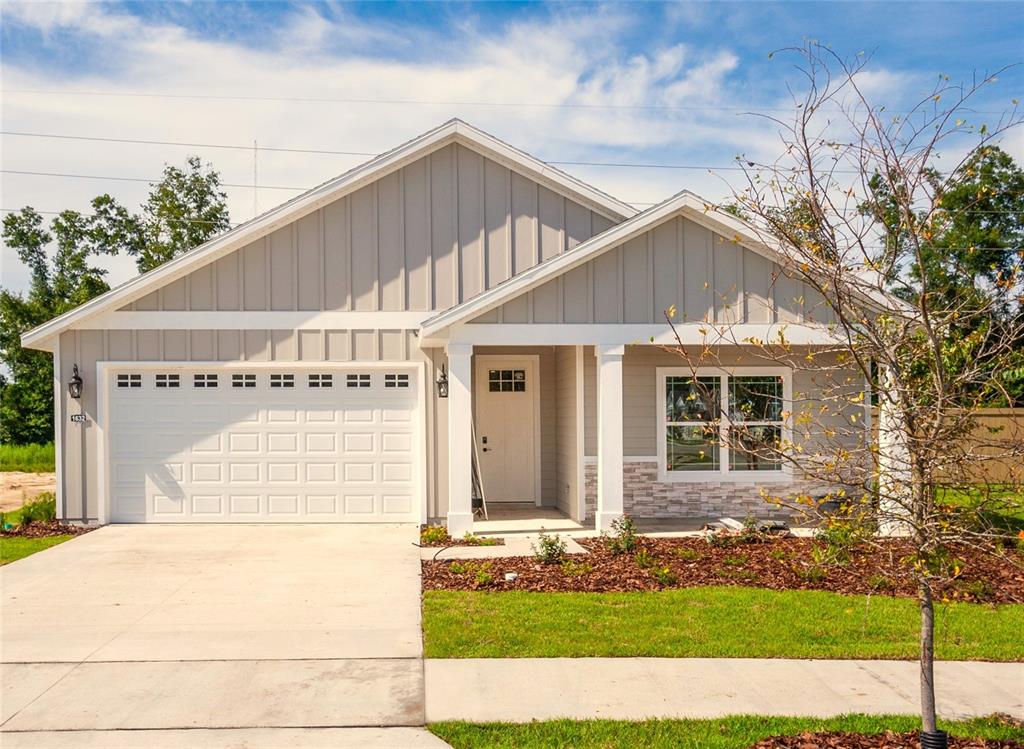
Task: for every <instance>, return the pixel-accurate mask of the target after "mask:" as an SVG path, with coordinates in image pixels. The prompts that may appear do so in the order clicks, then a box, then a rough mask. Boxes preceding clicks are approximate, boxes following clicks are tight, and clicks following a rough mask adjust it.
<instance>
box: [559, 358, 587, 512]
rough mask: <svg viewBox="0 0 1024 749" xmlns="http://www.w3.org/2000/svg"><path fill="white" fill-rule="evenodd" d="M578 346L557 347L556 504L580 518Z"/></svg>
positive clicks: (580, 454)
mask: <svg viewBox="0 0 1024 749" xmlns="http://www.w3.org/2000/svg"><path fill="white" fill-rule="evenodd" d="M579 374H580V373H579V372H577V361H576V346H559V347H557V348H556V349H555V408H556V411H557V416H556V419H555V423H556V430H557V431H556V439H555V450H556V453H557V461H556V475H555V478H556V480H557V486H556V492H555V505H556V506H557V507H558V509H559V510H561V511H562V512H564V513H565V514H566V515H568V516H569V517H570V518H573V519H575V520H579V519H580V518H579V503H578V501H577V498H578V496H579V492H581V491H582V489H583V488H582V487H581V486H580V484H579V476H580V471H579V469H580V463H579V459H580V457H582V451H581V450H580V444H579V439H580V437H579V435H578V434H577V402H576V387H577V377H578V375H579Z"/></svg>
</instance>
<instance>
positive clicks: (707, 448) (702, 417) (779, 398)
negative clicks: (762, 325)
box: [659, 369, 789, 478]
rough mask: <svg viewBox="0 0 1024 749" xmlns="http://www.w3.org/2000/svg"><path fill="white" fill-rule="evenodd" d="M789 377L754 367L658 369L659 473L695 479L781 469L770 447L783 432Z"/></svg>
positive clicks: (772, 446) (784, 430)
mask: <svg viewBox="0 0 1024 749" xmlns="http://www.w3.org/2000/svg"><path fill="white" fill-rule="evenodd" d="M788 376H789V375H788V374H786V373H783V372H780V371H778V370H760V371H759V370H756V369H751V370H740V371H739V372H735V373H722V372H712V371H707V370H702V371H699V372H697V375H696V376H694V375H693V373H691V372H687V371H685V370H677V371H669V372H667V373H665V374H663V375H662V376H661V377H660V378H659V379H660V382H661V389H662V395H663V396H664V401H663V411H662V414H663V416H662V418H663V422H662V425H661V426H660V427H659V430H660V432H661V434H660V436H659V439H660V440H661V443H660V445H659V447H660V455H659V460H660V461H661V466H660V473H662V475H663V476H674V477H678V478H682V477H685V476H687V475H690V476H694V477H695V478H696V477H698V476H700V475H702V474H703V475H706V474H718V475H719V476H720V477H724V476H728V475H734V476H736V477H739V476H742V475H744V474H747V473H748V472H750V471H768V472H781V471H782V468H783V464H782V462H781V461H780V460H779V459H778V457H777V456H776V455H774V452H775V450H777V449H778V447H779V446H780V445H781V443H782V440H783V439H784V435H785V432H786V424H785V417H784V414H785V403H786V400H787V398H788V397H789V396H788V392H787V385H788Z"/></svg>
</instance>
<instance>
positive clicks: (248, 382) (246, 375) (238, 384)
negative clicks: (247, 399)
mask: <svg viewBox="0 0 1024 749" xmlns="http://www.w3.org/2000/svg"><path fill="white" fill-rule="evenodd" d="M231 387H233V388H254V387H256V374H255V373H251V372H235V373H233V374H232V375H231Z"/></svg>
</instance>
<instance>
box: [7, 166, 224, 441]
mask: <svg viewBox="0 0 1024 749" xmlns="http://www.w3.org/2000/svg"><path fill="white" fill-rule="evenodd" d="M219 186H220V177H219V175H218V174H217V173H216V172H214V171H213V170H212V169H211V168H209V167H208V171H206V172H205V173H204V171H203V166H202V164H201V162H200V161H199V159H198V158H196V157H191V158H189V159H188V161H187V164H186V168H185V169H184V170H183V169H179V168H177V167H174V166H167V167H165V169H164V176H163V179H162V180H161V181H160V182H158V183H156V184H154V185H152V187H151V189H150V193H149V196H148V198H147V200H146V202H145V203H144V204H143V206H142V211H141V214H133V213H131V212H130V211H129V210H128V209H126V208H125V207H124V206H122V205H121V204H119V203H118V202H117V201H116V200H115V199H114V198H112V197H110V196H109V195H100V196H98V197H96V198H94V199H93V201H92V203H91V204H90V208H91V210H90V212H88V213H80V212H78V211H71V210H66V211H61V212H60V213H59V214H58V215H57V216H56V217H54V219H53V220H52V221H51V222H50V225H49V227H46V226H45V222H44V219H43V217H42V216H41V215H40V214H39V213H38V212H37V211H36V210H34V209H33V208H31V207H25V208H22V209H21V210H20V211H18V212H15V213H10V214H8V215H7V216H6V217H5V218H4V221H3V239H4V242H5V243H6V244H7V246H9V247H11V248H12V249H14V250H15V252H16V253H17V255H18V258H19V259H20V260H21V262H22V263H24V264H25V265H26V266H27V267H28V269H29V271H30V274H31V281H30V284H29V288H28V290H27V291H26V292H24V293H18V292H14V291H12V290H10V289H0V363H2V364H3V366H4V368H5V369H6V370H7V372H6V374H5V375H0V442H8V443H12V444H27V443H36V442H49V441H51V440H52V439H53V363H52V357H51V356H50V354H48V353H46V352H43V351H34V350H31V349H24V348H22V347H21V334H22V333H24V332H25V331H26V330H29V329H31V328H34V327H36V326H37V325H41V324H42V323H44V322H46V321H47V320H50V319H52V318H54V317H56V316H57V315H60V314H63V313H64V312H67V311H68V310H70V309H72V308H74V307H77V306H78V305H80V304H83V303H84V302H87V301H89V300H90V299H92V298H93V297H96V296H98V295H100V294H102V293H103V292H105V291H107V290H108V289H109V288H110V287H109V286H108V284H107V282H106V279H105V276H106V271H105V270H104V269H103V268H100V267H98V266H97V265H96V261H97V259H98V258H100V257H102V256H110V255H119V254H127V255H131V256H134V257H135V258H136V263H137V265H138V267H139V269H140V270H142V271H145V270H150V269H152V268H155V267H157V266H158V265H160V264H162V263H164V262H166V261H167V260H170V259H171V258H172V257H175V256H176V255H180V254H181V253H183V252H187V251H188V250H190V249H192V248H193V247H195V246H197V245H199V244H202V243H203V242H205V241H206V240H208V239H209V238H210V237H212V236H214V235H215V234H217V233H219V232H221V231H223V230H225V229H226V228H228V226H229V222H228V211H227V205H226V203H225V200H226V196H225V195H224V193H223V192H221V191H220V188H219Z"/></svg>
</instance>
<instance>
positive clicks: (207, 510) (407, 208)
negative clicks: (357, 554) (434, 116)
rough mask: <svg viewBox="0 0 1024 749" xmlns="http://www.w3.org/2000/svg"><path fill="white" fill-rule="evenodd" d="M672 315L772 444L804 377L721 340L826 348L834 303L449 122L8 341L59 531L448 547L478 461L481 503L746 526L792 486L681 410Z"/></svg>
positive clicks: (690, 204)
mask: <svg viewBox="0 0 1024 749" xmlns="http://www.w3.org/2000/svg"><path fill="white" fill-rule="evenodd" d="M670 307H674V309H675V311H676V322H677V325H676V330H677V331H678V334H679V336H680V337H681V339H682V340H683V342H684V343H688V344H702V345H714V346H717V347H718V349H719V353H720V360H721V363H720V364H719V366H718V367H717V368H714V369H709V370H707V371H700V372H697V373H696V374H697V375H698V376H699V377H701V378H702V379H703V381H705V382H707V383H708V384H709V387H711V388H712V389H713V392H714V393H716V394H718V395H716V397H719V395H720V397H721V398H723V399H725V398H727V397H728V396H727V393H728V392H730V389H731V388H735V387H744V388H748V389H753V390H755V391H757V392H758V393H760V394H762V395H764V396H765V397H766V398H769V399H772V400H773V401H774V402H776V403H778V404H781V405H780V406H779V407H777V408H772V409H769V410H768V411H770V412H765V413H764V414H762V415H761V416H760V418H761V419H762V421H763V423H761V422H759V423H758V426H759V427H760V428H762V429H763V432H764V433H765V434H767V435H769V436H770V437H771V438H776V439H777V438H785V437H786V436H787V435H788V434H789V433H790V431H791V429H792V425H791V424H790V423H789V420H790V416H789V412H790V411H791V409H790V408H787V407H786V404H788V403H789V402H790V401H791V400H792V399H793V397H794V393H805V394H806V393H813V390H814V387H815V385H814V383H813V382H812V381H809V380H806V381H801V378H802V377H803V378H806V375H804V374H802V373H800V372H799V371H796V370H793V369H790V368H787V367H784V366H783V367H780V366H778V365H775V366H767V365H766V364H765V362H764V360H763V359H761V358H758V357H757V356H755V355H754V353H753V350H752V347H750V346H748V345H744V344H742V343H737V342H738V341H743V340H746V339H748V338H751V337H755V338H758V339H761V340H767V339H769V338H770V337H771V336H773V335H774V334H776V333H777V332H778V331H779V330H780V329H782V328H784V329H785V331H786V337H787V339H788V340H789V341H790V342H791V343H792V344H793V345H795V346H797V347H798V348H801V349H803V348H813V347H820V346H825V345H827V344H828V343H829V341H830V336H829V331H828V323H829V322H830V319H831V318H830V311H829V308H828V305H827V304H825V303H824V300H823V299H821V298H820V297H817V298H816V297H815V296H814V295H813V294H812V293H811V292H810V290H809V289H805V288H803V285H802V284H801V283H800V282H798V281H794V280H791V279H789V278H787V277H786V276H785V275H783V274H782V273H781V269H780V264H779V257H777V256H776V255H774V254H773V252H772V251H771V250H769V249H767V248H766V247H764V246H763V244H762V243H760V242H758V241H757V239H756V238H755V237H754V236H752V235H751V233H750V231H749V229H748V228H747V227H746V226H745V225H744V224H743V223H742V222H740V221H738V220H736V219H735V218H734V217H732V216H730V215H728V214H725V213H722V212H719V211H716V210H714V209H713V208H711V207H710V206H709V205H708V204H707V203H706V202H705V201H703V200H701V199H700V198H699V197H697V196H695V195H693V194H691V193H688V192H684V193H680V194H679V195H676V196H675V197H673V198H671V199H669V200H667V201H665V202H663V203H661V204H659V205H657V206H655V207H653V208H651V209H649V210H647V211H644V212H642V213H638V212H637V211H636V209H634V208H633V207H631V206H629V205H627V204H625V203H622V202H620V201H619V200H616V199H615V198H613V197H611V196H609V195H606V194H605V193H603V192H601V191H599V190H597V189H595V188H593V187H590V186H588V185H586V184H584V183H583V182H580V181H579V180H577V179H575V178H573V177H571V176H569V175H567V174H565V173H563V172H561V171H559V170H558V169H554V168H552V167H551V166H549V165H547V164H545V163H543V162H541V161H538V160H537V159H534V158H533V157H531V156H529V155H527V154H525V153H523V152H521V151H518V150H516V149H515V148H512V147H511V146H509V145H507V144H505V143H502V142H501V141H499V140H497V139H495V138H493V137H492V136H490V135H487V134H486V133H483V132H481V131H480V130H477V129H475V128H473V127H471V126H470V125H467V124H466V123H464V122H461V121H458V120H453V121H451V122H448V123H445V124H444V125H442V126H440V127H438V128H436V129H435V130H432V131H430V132H428V133H426V134H424V135H422V136H420V137H418V138H416V139H414V140H412V141H410V142H408V143H406V144H404V145H402V146H399V147H398V148H396V149H394V150H392V151H390V152H388V153H385V154H383V155H381V156H379V157H377V158H375V159H373V160H371V161H369V162H367V163H366V164H364V165H362V166H359V167H357V168H355V169H353V170H351V171H349V172H347V173H346V174H343V175H341V176H340V177H337V178H336V179H334V180H331V181H330V182H327V183H325V184H323V185H321V186H320V187H317V188H315V189H313V190H310V191H309V192H307V193H305V194H303V195H301V196H300V197H298V198H295V199H294V200H291V201H289V202H287V203H285V204H283V205H281V206H279V207H277V208H275V209H274V210H271V211H269V212H267V213H265V214H263V215H261V216H258V217H257V218H254V219H253V220H251V221H249V222H247V223H245V224H242V225H241V226H238V227H236V228H235V229H232V230H231V231H229V232H227V233H225V234H223V235H221V236H219V237H217V238H216V239H214V240H211V241H210V242H208V243H207V244H205V245H203V246H201V247H199V248H196V249H195V250H193V251H191V252H189V253H187V254H186V255H183V256H181V257H179V258H177V259H175V260H173V261H172V262H169V263H167V264H166V265H164V266H162V267H160V268H158V269H156V270H154V271H151V272H149V273H146V274H144V275H142V276H139V277H137V278H135V279H133V280H131V281H129V282H128V283H126V284H124V285H122V286H120V287H118V288H116V289H113V290H112V291H110V292H108V293H107V294H104V295H103V296H101V297H98V298H96V299H94V300H92V301H90V302H88V303H87V304H84V305H82V306H81V307H78V308H77V309H75V310H72V311H71V312H68V313H67V314H64V315H62V316H60V317H58V318H56V319H54V320H52V321H50V322H48V323H46V324H45V325H42V326H40V327H39V328H36V329H35V330H32V331H30V332H28V333H26V334H25V335H24V337H23V343H24V345H26V346H30V347H33V348H38V349H43V350H47V351H51V352H52V353H53V356H54V360H55V365H56V366H55V377H54V392H55V395H56V415H55V418H56V428H57V463H58V465H57V476H58V495H59V499H58V513H59V516H60V517H62V518H64V519H65V520H69V521H82V522H91V523H96V522H99V523H143V522H172V523H182V522H205V523H210V522H306V523H308V522H426V521H428V520H435V519H439V520H441V521H443V522H447V524H448V525H449V528H450V530H451V531H452V533H453V534H461V533H462V532H464V531H465V530H467V529H470V528H471V527H472V511H471V494H472V462H471V460H472V455H473V454H474V453H475V454H476V455H477V456H478V460H479V466H480V473H481V479H482V483H483V488H484V493H485V495H486V498H487V502H488V504H489V505H490V506H494V505H496V504H499V503H517V504H520V505H521V504H522V503H526V504H528V505H535V506H546V507H557V508H558V509H559V510H561V512H563V513H564V514H565V515H566V516H568V517H570V518H572V519H574V520H579V521H586V522H591V521H594V522H596V524H597V526H598V527H599V528H604V527H607V526H608V524H609V523H610V522H611V521H612V520H613V519H614V518H616V517H618V516H619V515H621V513H622V512H623V511H626V512H629V513H631V514H633V515H635V516H639V517H704V516H708V515H711V516H716V515H720V514H730V515H737V514H738V515H741V516H742V515H745V514H747V513H750V512H754V513H758V514H761V513H763V512H764V510H765V505H764V502H763V500H762V499H761V497H760V489H761V487H764V486H766V485H771V486H772V487H773V491H774V490H775V489H780V490H785V489H788V488H793V487H799V486H801V485H803V483H805V482H806V479H805V478H804V477H802V476H801V475H798V474H799V472H798V471H797V472H794V469H793V468H792V467H791V466H789V465H783V464H779V463H771V462H765V461H760V462H759V461H750V460H744V459H741V457H740V456H737V455H732V456H730V455H729V454H728V453H729V451H728V450H727V449H726V448H725V447H724V446H721V447H720V446H718V445H710V444H708V441H707V439H706V438H704V437H702V435H701V432H702V429H703V426H704V425H703V424H702V416H701V414H695V413H691V412H688V410H687V409H686V408H685V407H677V406H678V404H679V403H680V402H682V400H685V399H679V398H678V397H677V396H678V389H679V388H681V387H685V386H686V383H687V382H689V381H690V380H692V378H693V374H694V373H693V372H691V371H690V370H689V369H687V368H686V367H685V366H684V362H683V361H682V360H681V359H680V357H679V356H678V355H676V354H674V353H673V352H672V351H669V350H666V349H664V348H662V347H661V344H669V343H671V342H672V341H673V340H674V339H673V332H672V329H671V327H670V326H669V325H668V324H667V323H666V322H665V318H664V310H666V309H667V308H670ZM726 326H727V327H728V330H729V334H728V340H726V339H725V338H724V337H721V338H720V339H718V340H716V336H723V334H722V332H721V331H723V330H725V328H726ZM75 372H77V373H78V374H79V376H80V377H81V379H82V386H81V394H80V397H78V398H72V397H71V396H70V395H69V388H68V383H69V382H70V381H71V380H72V378H73V377H74V376H75ZM723 402H724V401H723ZM865 422H867V419H865ZM723 428H728V425H724V427H723Z"/></svg>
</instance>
